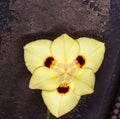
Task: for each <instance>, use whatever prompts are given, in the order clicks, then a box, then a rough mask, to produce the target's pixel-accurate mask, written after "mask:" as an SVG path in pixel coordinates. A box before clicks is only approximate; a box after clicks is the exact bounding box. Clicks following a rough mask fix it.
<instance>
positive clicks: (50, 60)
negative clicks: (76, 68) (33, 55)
mask: <svg viewBox="0 0 120 119" xmlns="http://www.w3.org/2000/svg"><path fill="white" fill-rule="evenodd" d="M54 63H55V60H54V58H53V57H47V58H46V60H45V62H44V66H46V67H48V68H50V67H52V66H53V65H54Z"/></svg>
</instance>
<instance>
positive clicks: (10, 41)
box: [0, 0, 120, 119]
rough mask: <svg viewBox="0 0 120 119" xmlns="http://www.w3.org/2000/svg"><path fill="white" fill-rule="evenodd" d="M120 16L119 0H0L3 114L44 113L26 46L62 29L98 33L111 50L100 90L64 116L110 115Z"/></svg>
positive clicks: (40, 118) (30, 118) (34, 118)
mask: <svg viewBox="0 0 120 119" xmlns="http://www.w3.org/2000/svg"><path fill="white" fill-rule="evenodd" d="M111 6H112V7H111ZM109 12H110V13H109ZM119 22H120V2H119V0H113V1H112V2H111V3H110V0H34V1H33V0H1V1H0V67H1V68H0V119H45V113H46V107H45V105H44V103H43V100H42V98H41V95H40V91H39V90H30V89H29V88H28V83H29V79H30V76H31V74H30V73H29V72H28V70H27V69H26V67H25V65H24V59H23V46H24V45H25V44H26V43H28V42H30V41H33V40H35V39H41V38H48V39H54V38H56V37H57V36H59V35H60V34H62V33H68V34H69V35H71V36H72V37H73V38H78V37H81V36H86V37H93V38H97V39H99V40H101V41H104V42H105V44H106V49H107V50H106V54H105V60H104V62H103V65H102V67H101V68H100V70H99V72H97V74H96V79H97V80H96V85H95V93H94V94H92V95H87V96H84V97H82V99H81V100H80V102H79V104H78V105H77V107H76V108H75V109H74V110H73V111H71V112H70V113H68V114H66V115H65V116H63V117H61V118H60V119H107V117H108V115H109V111H110V110H109V109H110V108H109V107H110V105H111V101H112V99H113V97H114V92H115V91H116V89H117V86H116V84H117V83H118V82H119V80H118V74H119V59H120V54H119V51H120V48H119V46H120V35H119V34H120V33H119V32H120V31H119V27H120V25H119V24H120V23H119ZM52 119H55V117H54V116H52Z"/></svg>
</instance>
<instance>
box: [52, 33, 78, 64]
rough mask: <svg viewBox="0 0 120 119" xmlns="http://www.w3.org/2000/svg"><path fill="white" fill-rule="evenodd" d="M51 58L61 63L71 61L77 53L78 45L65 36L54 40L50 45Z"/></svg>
mask: <svg viewBox="0 0 120 119" xmlns="http://www.w3.org/2000/svg"><path fill="white" fill-rule="evenodd" d="M51 52H52V55H53V57H54V58H55V59H56V60H57V61H59V62H62V63H66V62H67V63H68V62H71V61H73V60H74V59H75V58H76V57H77V55H78V53H79V44H78V43H77V42H76V41H74V40H73V39H72V38H71V37H70V36H68V35H67V34H63V35H61V36H59V37H58V38H56V39H55V40H54V41H53V43H52V45H51Z"/></svg>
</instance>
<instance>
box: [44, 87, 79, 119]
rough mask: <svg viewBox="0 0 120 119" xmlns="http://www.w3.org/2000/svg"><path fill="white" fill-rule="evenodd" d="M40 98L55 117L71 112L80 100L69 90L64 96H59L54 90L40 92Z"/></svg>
mask: <svg viewBox="0 0 120 119" xmlns="http://www.w3.org/2000/svg"><path fill="white" fill-rule="evenodd" d="M42 97H43V100H44V102H45V104H46V106H47V107H48V109H49V110H50V112H51V113H52V114H53V115H54V116H56V117H60V116H62V115H64V114H66V113H67V112H69V111H71V110H72V109H73V108H74V107H75V106H76V105H77V104H78V101H79V99H80V96H77V95H75V94H74V93H73V92H72V90H71V89H70V91H69V92H68V93H66V94H59V93H58V92H57V91H56V90H55V91H42Z"/></svg>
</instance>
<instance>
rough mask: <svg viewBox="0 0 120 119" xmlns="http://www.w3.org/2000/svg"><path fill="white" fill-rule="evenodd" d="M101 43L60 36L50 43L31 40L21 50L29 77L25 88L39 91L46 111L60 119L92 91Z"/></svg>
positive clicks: (102, 44)
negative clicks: (30, 74)
mask: <svg viewBox="0 0 120 119" xmlns="http://www.w3.org/2000/svg"><path fill="white" fill-rule="evenodd" d="M104 52H105V47H104V43H102V42H99V41H97V40H94V39H91V38H85V37H83V38H79V39H77V40H73V39H72V38H71V37H70V36H68V35H67V34H63V35H61V36H59V37H58V38H56V39H55V40H54V41H50V40H47V39H43V40H37V41H33V42H31V43H28V44H27V45H26V46H25V47H24V58H25V64H26V66H27V68H28V70H29V71H30V72H31V73H32V74H33V75H32V77H31V79H30V83H29V87H30V88H31V89H41V90H42V97H43V100H44V102H45V104H46V106H47V107H48V109H49V110H50V112H51V113H52V114H53V115H54V116H56V117H60V116H62V115H64V114H65V113H67V112H69V111H71V110H72V109H73V108H74V107H75V106H76V105H77V103H78V101H79V99H80V97H81V96H82V95H86V94H91V93H93V91H94V83H95V75H94V73H95V72H96V71H97V70H98V69H99V67H100V65H101V63H102V61H103V57H104Z"/></svg>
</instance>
